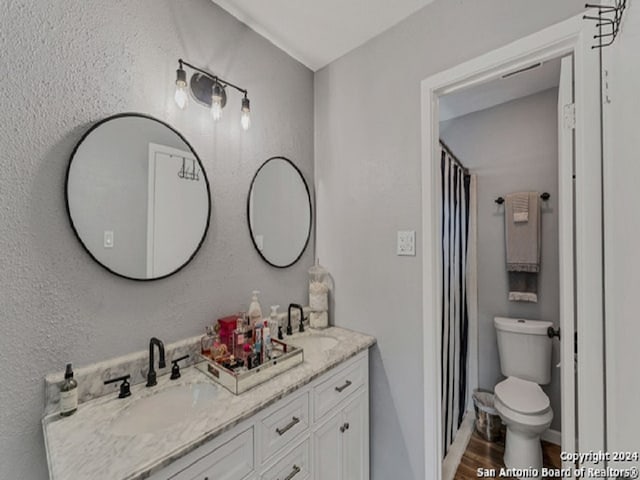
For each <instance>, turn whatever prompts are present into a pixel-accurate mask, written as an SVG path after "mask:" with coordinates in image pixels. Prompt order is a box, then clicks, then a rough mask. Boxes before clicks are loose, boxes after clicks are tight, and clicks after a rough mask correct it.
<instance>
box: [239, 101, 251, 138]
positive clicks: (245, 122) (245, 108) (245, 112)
mask: <svg viewBox="0 0 640 480" xmlns="http://www.w3.org/2000/svg"><path fill="white" fill-rule="evenodd" d="M241 112H242V113H241V114H240V125H242V128H243V129H244V130H249V127H250V126H251V108H250V107H249V99H248V98H247V97H244V98H243V99H242V109H241Z"/></svg>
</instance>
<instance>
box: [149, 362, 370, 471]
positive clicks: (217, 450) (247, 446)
mask: <svg viewBox="0 0 640 480" xmlns="http://www.w3.org/2000/svg"><path fill="white" fill-rule="evenodd" d="M368 371H369V363H368V351H367V350H364V351H362V352H360V353H359V354H358V355H356V356H355V357H353V358H351V359H349V360H347V361H345V362H344V363H342V364H339V365H337V366H336V367H334V368H333V369H331V370H329V371H328V372H326V373H324V374H322V375H321V376H320V377H318V378H317V379H315V380H314V381H312V382H311V383H309V384H308V385H305V386H304V387H301V388H299V389H298V390H295V391H294V392H292V393H291V394H289V395H287V396H285V397H283V398H282V399H280V400H278V401H277V402H276V403H274V404H273V405H271V406H269V407H267V408H266V409H264V410H262V411H260V412H258V413H256V414H255V415H253V416H252V417H250V418H248V419H246V420H243V421H242V422H241V423H239V424H238V425H236V426H235V427H233V428H231V429H230V430H229V431H228V432H225V433H224V434H223V435H221V436H219V437H217V438H215V439H213V440H211V441H210V442H208V443H206V444H204V445H202V446H201V447H198V448H197V449H196V450H194V451H193V452H190V453H188V454H187V455H185V456H183V457H181V458H180V459H178V460H176V461H175V462H173V463H172V464H170V465H169V466H168V467H166V468H165V469H163V470H161V471H159V472H156V473H155V474H153V475H152V476H151V477H150V478H151V479H152V480H309V479H315V480H368V479H369V382H368V378H369V375H368ZM284 375H286V373H285V374H284ZM243 395H251V391H249V392H246V393H244V394H243ZM243 395H241V396H239V397H237V398H236V401H242V397H243Z"/></svg>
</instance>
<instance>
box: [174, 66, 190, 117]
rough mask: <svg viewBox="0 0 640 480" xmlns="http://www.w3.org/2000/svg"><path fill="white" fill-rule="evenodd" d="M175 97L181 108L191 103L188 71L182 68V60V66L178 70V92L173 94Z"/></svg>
mask: <svg viewBox="0 0 640 480" xmlns="http://www.w3.org/2000/svg"><path fill="white" fill-rule="evenodd" d="M173 99H174V100H175V101H176V105H178V108H179V109H180V110H184V109H185V108H186V106H187V104H188V103H189V95H188V94H187V72H185V71H184V69H183V68H182V62H180V68H178V70H176V93H175V94H174V95H173Z"/></svg>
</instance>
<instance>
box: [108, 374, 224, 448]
mask: <svg viewBox="0 0 640 480" xmlns="http://www.w3.org/2000/svg"><path fill="white" fill-rule="evenodd" d="M220 392H221V390H220V387H218V386H216V385H213V384H210V383H192V384H187V385H177V386H171V387H167V388H165V389H164V390H162V391H160V392H158V393H155V394H153V395H150V396H148V397H143V398H140V399H139V400H136V401H134V402H133V403H132V404H131V406H129V407H128V408H126V409H125V410H124V411H123V412H122V414H121V415H120V416H118V418H116V419H115V420H114V421H113V423H112V424H111V427H112V432H113V433H115V434H116V435H136V434H140V433H153V432H157V431H159V430H164V429H165V428H169V427H171V426H173V425H175V424H177V423H180V422H182V421H184V420H186V419H188V418H190V417H192V416H193V415H194V413H197V412H199V411H201V410H204V409H207V408H210V407H211V402H212V401H214V400H215V399H216V397H217V396H218V395H219V394H220Z"/></svg>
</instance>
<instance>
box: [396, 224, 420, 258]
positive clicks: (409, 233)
mask: <svg viewBox="0 0 640 480" xmlns="http://www.w3.org/2000/svg"><path fill="white" fill-rule="evenodd" d="M397 253H398V255H408V256H415V254H416V232H415V230H398V252H397Z"/></svg>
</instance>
